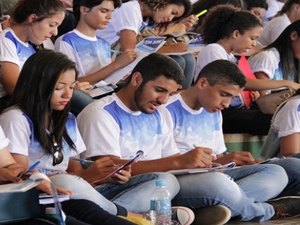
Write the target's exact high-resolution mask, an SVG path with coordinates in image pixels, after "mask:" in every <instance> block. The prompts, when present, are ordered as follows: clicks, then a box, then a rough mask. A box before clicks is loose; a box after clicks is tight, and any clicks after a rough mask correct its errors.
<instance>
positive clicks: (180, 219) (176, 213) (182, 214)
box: [172, 206, 195, 225]
mask: <svg viewBox="0 0 300 225" xmlns="http://www.w3.org/2000/svg"><path fill="white" fill-rule="evenodd" d="M194 219H195V214H194V212H193V211H192V210H191V209H189V208H187V207H183V206H173V207H172V223H173V225H190V224H191V223H192V222H193V221H194Z"/></svg>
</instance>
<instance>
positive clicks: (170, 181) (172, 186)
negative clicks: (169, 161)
mask: <svg viewBox="0 0 300 225" xmlns="http://www.w3.org/2000/svg"><path fill="white" fill-rule="evenodd" d="M157 174H158V178H157V179H158V180H160V179H161V180H164V181H165V182H166V188H167V189H168V190H169V192H170V195H171V197H172V198H173V197H174V196H176V195H177V193H178V192H179V190H180V186H179V182H178V180H177V178H176V177H175V176H174V175H173V174H170V173H157Z"/></svg>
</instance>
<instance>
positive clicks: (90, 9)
mask: <svg viewBox="0 0 300 225" xmlns="http://www.w3.org/2000/svg"><path fill="white" fill-rule="evenodd" d="M120 4H121V2H120V1H119V0H114V1H112V0H98V1H93V2H91V1H90V0H83V1H82V0H74V1H73V14H74V16H75V19H76V21H77V26H76V28H75V29H74V30H73V31H71V32H68V33H67V34H64V35H63V36H61V37H59V38H58V39H57V40H56V42H55V50H56V51H60V52H62V53H64V54H66V55H67V56H68V57H69V58H70V59H71V60H72V61H74V62H75V63H76V67H77V69H78V71H79V77H78V80H79V81H87V82H89V83H90V84H92V85H94V84H96V83H98V82H99V81H101V80H104V81H105V78H107V77H108V76H109V75H110V74H111V73H112V72H114V71H116V70H118V69H120V68H122V67H124V66H126V65H128V64H129V63H131V62H132V61H133V60H134V59H135V58H136V53H135V52H133V51H129V52H123V53H122V54H120V55H119V56H118V57H117V58H116V59H115V60H114V61H112V59H111V49H110V45H109V43H108V42H107V41H106V40H104V39H102V38H101V37H97V36H96V31H97V29H104V28H105V27H107V25H108V23H109V21H110V19H111V18H112V17H111V16H112V12H113V11H114V9H115V8H117V7H119V6H120Z"/></svg>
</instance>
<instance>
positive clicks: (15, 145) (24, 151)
mask: <svg viewBox="0 0 300 225" xmlns="http://www.w3.org/2000/svg"><path fill="white" fill-rule="evenodd" d="M15 112H16V111H11V112H9V111H8V112H6V113H4V114H3V115H2V116H1V118H0V124H1V126H2V129H3V130H4V131H5V135H6V137H7V138H8V139H9V140H10V143H9V146H8V148H9V150H10V152H11V153H15V154H20V155H25V156H28V152H29V147H30V137H31V131H30V127H29V124H28V121H27V119H26V118H25V116H21V115H18V114H17V113H15Z"/></svg>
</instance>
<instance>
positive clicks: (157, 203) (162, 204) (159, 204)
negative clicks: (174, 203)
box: [150, 199, 171, 212]
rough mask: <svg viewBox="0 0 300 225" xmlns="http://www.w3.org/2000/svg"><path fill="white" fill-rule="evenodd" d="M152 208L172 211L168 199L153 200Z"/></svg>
mask: <svg viewBox="0 0 300 225" xmlns="http://www.w3.org/2000/svg"><path fill="white" fill-rule="evenodd" d="M150 209H151V210H153V211H160V212H170V211H171V202H170V200H168V199H162V200H151V202H150Z"/></svg>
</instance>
